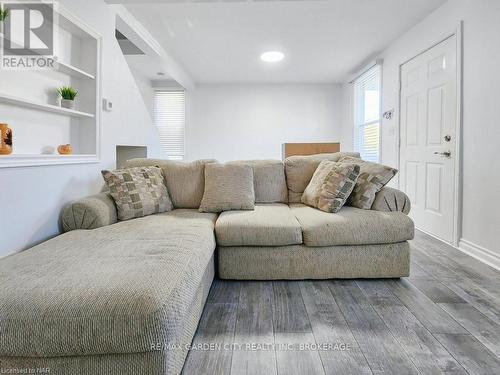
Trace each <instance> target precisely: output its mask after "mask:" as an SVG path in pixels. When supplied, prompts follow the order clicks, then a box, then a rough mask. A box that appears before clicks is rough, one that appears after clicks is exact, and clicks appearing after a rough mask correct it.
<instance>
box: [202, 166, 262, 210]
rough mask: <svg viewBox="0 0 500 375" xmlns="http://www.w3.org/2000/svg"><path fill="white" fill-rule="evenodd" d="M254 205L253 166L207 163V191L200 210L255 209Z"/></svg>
mask: <svg viewBox="0 0 500 375" xmlns="http://www.w3.org/2000/svg"><path fill="white" fill-rule="evenodd" d="M254 205H255V193H254V186H253V170H252V167H251V166H249V165H243V164H220V163H210V164H206V165H205V192H204V194H203V199H202V200H201V205H200V212H222V211H229V210H253V209H254Z"/></svg>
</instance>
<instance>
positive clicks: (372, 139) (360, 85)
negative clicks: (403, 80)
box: [354, 64, 381, 163]
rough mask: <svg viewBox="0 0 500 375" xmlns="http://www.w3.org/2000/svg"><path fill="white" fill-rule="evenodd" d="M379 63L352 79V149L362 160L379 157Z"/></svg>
mask: <svg viewBox="0 0 500 375" xmlns="http://www.w3.org/2000/svg"><path fill="white" fill-rule="evenodd" d="M380 68H381V66H380V65H378V64H377V65H375V66H374V67H373V68H371V69H369V70H368V71H367V72H365V73H363V74H362V75H361V76H360V77H358V78H356V79H355V80H354V149H355V150H356V151H358V152H359V153H360V154H361V157H362V158H363V159H364V160H368V161H372V162H376V163H377V162H378V161H379V157H380V71H381V69H380Z"/></svg>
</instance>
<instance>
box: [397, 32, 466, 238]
mask: <svg viewBox="0 0 500 375" xmlns="http://www.w3.org/2000/svg"><path fill="white" fill-rule="evenodd" d="M456 113H457V57H456V37H455V36H453V37H450V38H448V39H446V40H445V41H443V42H441V43H439V44H438V45H436V46H434V47H433V48H431V49H429V50H427V51H426V52H424V53H422V54H420V55H418V56H416V57H415V58H413V59H412V60H410V61H409V62H407V63H405V64H404V65H402V66H401V120H400V121H401V125H400V126H401V128H400V170H401V171H400V173H401V175H400V186H401V189H402V190H403V191H404V192H406V194H407V195H408V196H409V198H410V200H411V204H412V209H411V214H410V215H411V217H412V218H413V220H414V221H415V226H416V227H417V228H419V229H422V230H424V231H426V232H428V233H430V234H432V235H434V236H436V237H439V238H441V239H443V240H445V241H447V242H452V241H453V238H454V233H453V231H454V227H455V225H454V220H455V219H454V209H455V207H454V206H455V189H457V187H456V186H455V163H457V157H456V154H455V149H456V142H455V141H456V137H455V131H456V122H457V118H456V117H457V115H456Z"/></svg>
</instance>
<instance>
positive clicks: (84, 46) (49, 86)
mask: <svg viewBox="0 0 500 375" xmlns="http://www.w3.org/2000/svg"><path fill="white" fill-rule="evenodd" d="M56 12H57V14H56V15H55V17H54V19H55V20H57V21H58V22H57V24H56V25H55V26H56V29H55V30H56V32H55V35H56V38H57V40H55V43H54V56H53V59H54V64H53V67H51V68H49V69H45V70H7V69H2V70H0V82H1V85H0V123H7V124H8V125H9V127H10V128H11V129H12V130H13V135H14V136H13V153H12V154H11V155H0V168H9V167H27V166H38V165H55V164H77V163H95V162H98V161H99V151H100V150H99V149H100V147H99V144H100V140H99V136H100V120H101V109H100V106H101V97H100V85H101V79H100V69H101V67H100V65H101V61H100V59H101V37H100V35H99V34H97V33H96V32H95V31H94V30H92V28H90V27H89V26H87V25H86V24H84V23H83V22H82V21H81V20H79V19H78V18H77V17H75V16H74V15H73V14H72V13H70V12H69V11H67V10H66V9H65V8H63V7H61V6H59V7H56ZM2 36H3V35H2ZM61 86H71V87H74V88H75V89H76V90H77V91H78V96H77V99H76V107H75V109H67V108H63V107H61V106H60V98H58V96H57V88H59V87H61ZM68 143H69V144H71V145H72V147H73V152H74V154H72V155H59V154H57V151H56V150H57V147H58V146H59V145H61V144H68Z"/></svg>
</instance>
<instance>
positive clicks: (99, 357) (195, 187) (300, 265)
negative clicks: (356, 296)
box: [0, 153, 414, 375]
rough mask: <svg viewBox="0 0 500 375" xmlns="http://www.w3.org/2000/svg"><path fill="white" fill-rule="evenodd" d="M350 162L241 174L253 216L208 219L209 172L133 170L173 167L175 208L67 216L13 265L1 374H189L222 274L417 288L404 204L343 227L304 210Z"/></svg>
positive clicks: (94, 200)
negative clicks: (408, 283) (320, 176)
mask: <svg viewBox="0 0 500 375" xmlns="http://www.w3.org/2000/svg"><path fill="white" fill-rule="evenodd" d="M342 155H345V153H336V154H325V155H316V156H312V157H291V158H288V159H286V160H285V162H284V163H283V162H281V161H273V160H266V161H238V162H234V163H245V164H249V165H251V166H252V168H253V174H254V190H255V202H256V206H255V210H253V211H226V212H223V213H221V214H220V215H217V214H212V213H200V212H198V207H199V206H200V202H201V200H202V197H203V191H204V166H205V164H206V163H209V162H211V161H204V160H201V161H196V162H192V163H180V162H173V161H164V160H154V159H134V160H131V161H129V162H128V164H127V166H130V167H131V166H150V165H158V166H160V167H161V168H162V170H163V173H164V176H165V182H166V185H167V189H168V192H169V194H170V197H171V199H172V202H173V205H174V207H175V209H174V210H173V211H170V212H166V213H162V214H156V215H151V216H146V217H143V218H139V219H134V220H128V221H118V220H117V213H116V207H115V205H114V202H113V200H112V198H111V197H110V195H109V194H108V193H106V192H104V193H101V194H98V195H95V196H92V197H89V198H85V199H82V200H80V201H78V202H74V203H72V204H69V205H68V206H66V207H65V208H64V209H63V211H62V213H61V223H62V227H63V230H64V232H66V233H64V234H62V235H60V236H58V237H56V238H54V239H51V240H49V241H47V242H45V243H42V244H40V245H37V246H35V247H33V248H31V249H28V250H26V251H23V252H21V253H17V254H14V255H11V256H8V257H6V258H4V259H2V260H1V261H0V368H2V369H6V368H7V369H9V368H11V369H23V368H27V369H33V368H40V369H43V368H50V373H51V374H121V375H122V374H125V375H127V374H169V375H170V374H178V373H180V372H181V371H182V367H183V364H184V361H185V358H186V355H187V353H188V350H189V344H190V343H191V341H192V338H193V336H194V334H195V331H196V328H197V324H198V321H199V318H200V316H201V313H202V311H203V306H204V303H205V300H206V298H207V295H208V292H209V290H210V286H211V283H212V280H213V278H214V275H215V274H216V272H215V269H216V265H217V273H218V275H219V277H221V278H224V279H239V280H273V279H327V278H387V277H389V278H395V277H404V276H408V274H409V264H410V263H409V256H410V254H409V245H408V242H407V240H409V239H412V238H413V230H414V228H413V222H412V221H411V219H409V218H408V216H407V215H406V214H407V213H408V212H409V210H410V202H409V200H408V198H407V196H406V195H405V194H404V193H402V192H400V191H398V190H396V189H392V188H388V187H384V188H383V189H382V190H381V191H380V192H379V193H377V196H376V199H375V202H374V203H373V206H372V208H371V210H361V209H357V208H353V207H344V208H342V209H341V211H340V212H339V213H337V214H330V213H325V212H322V211H319V210H316V209H315V208H311V207H309V206H305V205H303V204H301V203H300V196H301V195H302V192H303V191H304V189H305V187H306V186H307V184H308V182H309V180H310V179H311V176H312V174H313V173H314V170H315V169H316V167H317V166H318V164H319V163H320V161H321V160H322V159H325V158H326V159H328V160H333V161H336V160H338V159H339V157H340V156H342ZM350 155H351V156H352V154H350Z"/></svg>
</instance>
